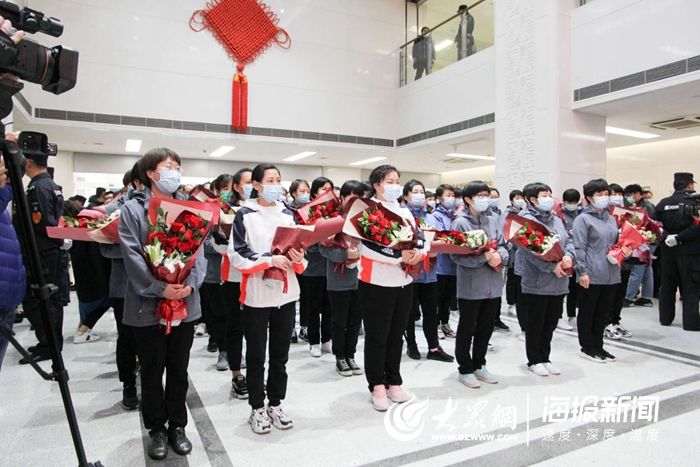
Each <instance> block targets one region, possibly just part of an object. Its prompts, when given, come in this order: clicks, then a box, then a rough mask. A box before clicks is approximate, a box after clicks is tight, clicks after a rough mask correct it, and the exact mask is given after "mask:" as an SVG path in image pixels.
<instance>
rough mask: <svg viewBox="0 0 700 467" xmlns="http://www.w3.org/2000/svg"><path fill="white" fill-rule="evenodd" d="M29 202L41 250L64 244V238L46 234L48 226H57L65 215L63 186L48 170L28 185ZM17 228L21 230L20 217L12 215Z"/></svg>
mask: <svg viewBox="0 0 700 467" xmlns="http://www.w3.org/2000/svg"><path fill="white" fill-rule="evenodd" d="M27 203H28V204H29V215H30V216H31V221H32V227H33V230H34V236H35V237H36V243H37V246H38V247H39V252H44V251H48V250H52V249H54V250H57V249H58V248H59V247H60V246H61V245H63V240H57V239H54V238H49V237H48V235H46V227H55V226H57V225H58V221H59V219H60V218H61V216H62V215H63V194H62V193H61V187H59V186H58V185H56V183H55V182H54V181H53V179H52V178H51V175H49V173H48V172H44V173H40V174H39V175H36V176H35V177H34V178H32V180H31V181H30V182H29V185H27ZM12 219H13V223H14V224H15V230H16V231H17V232H20V229H19V226H18V225H17V223H18V222H19V217H18V216H16V215H13V216H12Z"/></svg>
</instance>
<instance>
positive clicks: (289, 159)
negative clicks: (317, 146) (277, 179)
mask: <svg viewBox="0 0 700 467" xmlns="http://www.w3.org/2000/svg"><path fill="white" fill-rule="evenodd" d="M314 154H316V151H304V152H300V153H299V154H294V155H293V156H289V157H287V158H286V159H284V160H285V161H287V162H294V161H299V160H301V159H305V158H307V157H311V156H313V155H314Z"/></svg>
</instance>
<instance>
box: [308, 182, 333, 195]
mask: <svg viewBox="0 0 700 467" xmlns="http://www.w3.org/2000/svg"><path fill="white" fill-rule="evenodd" d="M326 183H330V184H331V190H332V189H333V188H334V187H335V185H333V181H332V180H331V179H330V178H326V177H318V178H316V179H315V180H314V181H313V182H311V199H314V198H315V197H316V195H317V194H318V190H319V189H320V188H321V187H322V186H323V185H325V184H326Z"/></svg>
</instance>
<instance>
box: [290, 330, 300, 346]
mask: <svg viewBox="0 0 700 467" xmlns="http://www.w3.org/2000/svg"><path fill="white" fill-rule="evenodd" d="M290 342H291V343H292V344H296V343H297V342H299V337H298V336H297V330H296V329H295V330H293V331H292V338H291V339H290Z"/></svg>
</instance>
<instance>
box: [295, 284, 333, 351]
mask: <svg viewBox="0 0 700 467" xmlns="http://www.w3.org/2000/svg"><path fill="white" fill-rule="evenodd" d="M304 288H305V289H306V294H305V296H304V299H305V301H306V304H307V305H306V306H307V308H306V309H307V312H308V315H309V317H308V328H309V345H318V344H320V343H322V342H323V343H324V344H325V343H326V342H328V341H329V340H331V332H332V331H331V327H332V326H331V306H330V303H329V302H328V291H327V290H326V278H325V277H309V276H304ZM289 332H290V333H291V332H292V331H291V329H290V331H289Z"/></svg>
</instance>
